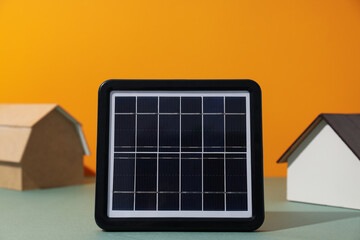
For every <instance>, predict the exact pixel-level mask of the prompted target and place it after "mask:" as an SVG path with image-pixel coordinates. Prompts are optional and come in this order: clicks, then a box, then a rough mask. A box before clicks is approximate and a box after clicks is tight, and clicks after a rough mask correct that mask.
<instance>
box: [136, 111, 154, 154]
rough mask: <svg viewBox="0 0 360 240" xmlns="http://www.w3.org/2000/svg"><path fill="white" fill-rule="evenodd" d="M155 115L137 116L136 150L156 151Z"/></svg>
mask: <svg viewBox="0 0 360 240" xmlns="http://www.w3.org/2000/svg"><path fill="white" fill-rule="evenodd" d="M157 117H158V116H157V115H138V116H137V151H138V152H150V151H157V135H158V133H157V124H158V123H157Z"/></svg>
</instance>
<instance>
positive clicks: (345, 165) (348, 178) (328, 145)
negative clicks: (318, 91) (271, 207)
mask: <svg viewBox="0 0 360 240" xmlns="http://www.w3.org/2000/svg"><path fill="white" fill-rule="evenodd" d="M283 162H287V163H288V168H287V199H288V200H290V201H299V202H306V203H315V204H323V205H329V206H336V207H345V208H354V209H360V114H320V115H319V116H318V117H317V118H316V119H315V120H314V121H313V122H312V123H311V124H310V126H309V127H308V128H307V129H306V130H305V131H304V132H303V133H302V134H301V135H300V137H299V138H298V139H297V140H296V141H295V142H294V143H293V144H292V145H291V146H290V148H289V149H288V150H287V151H286V152H285V153H284V154H283V155H282V156H281V158H280V159H279V160H278V163H283Z"/></svg>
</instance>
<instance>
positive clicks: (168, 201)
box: [158, 193, 179, 211]
mask: <svg viewBox="0 0 360 240" xmlns="http://www.w3.org/2000/svg"><path fill="white" fill-rule="evenodd" d="M158 201H159V203H158V210H168V211H170V210H179V194H178V193H159V196H158Z"/></svg>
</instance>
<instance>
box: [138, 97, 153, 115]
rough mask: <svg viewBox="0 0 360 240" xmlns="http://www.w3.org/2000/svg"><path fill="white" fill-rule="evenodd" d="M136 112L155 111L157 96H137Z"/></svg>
mask: <svg viewBox="0 0 360 240" xmlns="http://www.w3.org/2000/svg"><path fill="white" fill-rule="evenodd" d="M137 112H138V113H157V112H158V98H157V97H138V98H137Z"/></svg>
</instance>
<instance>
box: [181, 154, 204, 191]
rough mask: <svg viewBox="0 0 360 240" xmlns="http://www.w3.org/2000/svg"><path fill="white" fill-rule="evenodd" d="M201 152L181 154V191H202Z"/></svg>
mask: <svg viewBox="0 0 360 240" xmlns="http://www.w3.org/2000/svg"><path fill="white" fill-rule="evenodd" d="M201 165H202V158H201V154H181V191H183V192H201V189H202V167H201Z"/></svg>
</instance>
